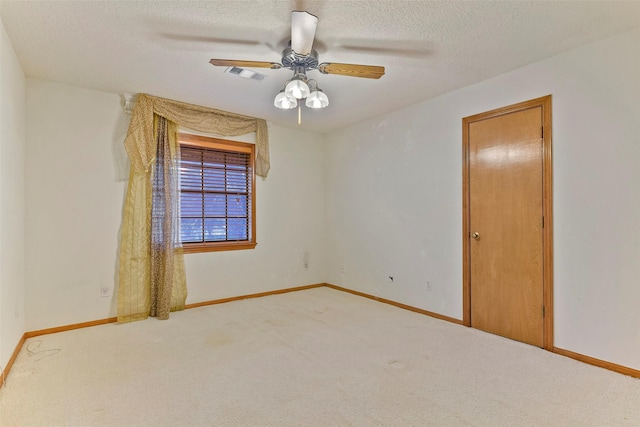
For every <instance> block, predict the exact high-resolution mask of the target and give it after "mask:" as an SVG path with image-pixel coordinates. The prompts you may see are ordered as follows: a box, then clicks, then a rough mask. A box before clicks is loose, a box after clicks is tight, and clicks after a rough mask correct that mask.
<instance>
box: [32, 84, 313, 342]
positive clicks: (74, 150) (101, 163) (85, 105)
mask: <svg viewBox="0 0 640 427" xmlns="http://www.w3.org/2000/svg"><path fill="white" fill-rule="evenodd" d="M127 126H128V117H127V116H125V115H124V113H123V112H122V109H121V107H120V98H119V96H118V95H116V94H111V93H103V92H96V91H92V90H85V89H80V88H77V87H74V86H68V85H62V84H57V83H51V82H46V81H41V80H32V79H29V80H28V81H27V127H28V135H27V225H28V227H27V228H28V229H27V235H26V242H27V259H26V262H27V265H28V269H27V276H26V280H27V301H26V306H27V309H28V313H27V330H30V331H31V330H37V329H43V328H49V327H55V326H61V325H69V324H73V323H78V322H85V321H90V320H96V319H104V318H107V317H112V316H115V315H116V311H115V309H116V306H115V296H114V294H115V293H112V296H111V297H110V298H102V297H100V287H101V286H108V287H110V289H113V288H114V287H115V286H116V272H115V266H116V255H117V249H118V236H119V230H120V222H121V213H122V204H123V198H124V192H125V186H126V182H125V180H124V179H125V177H126V176H127V161H126V154H125V153H124V149H123V147H122V142H123V140H124V135H125V133H126V129H127ZM270 142H271V165H272V169H271V172H270V173H269V177H268V178H267V179H266V180H262V179H261V178H258V179H257V184H256V197H257V200H256V204H257V206H256V214H257V230H256V235H257V241H258V246H257V247H256V249H254V250H243V251H231V252H213V253H207V254H188V255H186V266H187V286H188V290H189V296H188V299H187V302H188V303H192V302H200V301H207V300H211V299H217V298H223V297H229V296H238V295H243V294H247V293H254V292H263V291H270V290H274V289H280V288H287V287H292V286H301V285H307V284H312V283H318V282H322V281H323V276H322V274H323V272H324V253H323V251H324V240H323V239H324V238H323V234H322V226H323V224H324V210H323V206H324V200H323V194H324V187H323V184H324V183H323V181H322V171H323V162H322V146H321V144H320V142H322V137H320V136H318V135H315V134H310V133H305V132H298V131H293V130H288V129H284V128H279V127H276V126H273V127H271V129H270ZM304 252H308V253H309V267H308V269H305V268H304V263H303V257H304Z"/></svg>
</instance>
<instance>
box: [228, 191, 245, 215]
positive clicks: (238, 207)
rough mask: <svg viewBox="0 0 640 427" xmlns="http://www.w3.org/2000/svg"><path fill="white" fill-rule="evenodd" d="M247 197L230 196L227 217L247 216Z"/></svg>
mask: <svg viewBox="0 0 640 427" xmlns="http://www.w3.org/2000/svg"><path fill="white" fill-rule="evenodd" d="M247 207H248V206H247V196H242V195H229V196H227V215H229V216H230V217H231V216H244V217H246V216H247Z"/></svg>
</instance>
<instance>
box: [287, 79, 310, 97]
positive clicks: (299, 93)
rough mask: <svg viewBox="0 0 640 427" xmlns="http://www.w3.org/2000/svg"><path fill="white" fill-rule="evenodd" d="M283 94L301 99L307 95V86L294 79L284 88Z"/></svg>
mask: <svg viewBox="0 0 640 427" xmlns="http://www.w3.org/2000/svg"><path fill="white" fill-rule="evenodd" d="M284 93H286V94H287V96H289V97H291V98H296V99H302V98H306V97H307V96H308V95H309V86H308V85H307V84H306V83H305V82H304V81H302V80H300V79H296V78H294V79H293V80H291V81H290V82H289V83H287V86H285V88H284Z"/></svg>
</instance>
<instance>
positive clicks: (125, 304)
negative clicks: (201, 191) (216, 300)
mask: <svg viewBox="0 0 640 427" xmlns="http://www.w3.org/2000/svg"><path fill="white" fill-rule="evenodd" d="M177 126H184V127H188V128H190V129H194V130H197V131H200V132H208V133H215V134H218V135H223V136H237V135H243V134H247V133H251V132H255V133H256V174H257V175H259V176H262V177H266V176H267V173H268V171H269V139H268V132H267V123H266V122H265V121H264V120H262V119H256V118H253V117H247V116H241V115H237V114H233V113H228V112H225V111H220V110H215V109H211V108H206V107H201V106H197V105H191V104H185V103H181V102H178V101H173V100H169V99H164V98H158V97H153V96H150V95H146V94H140V95H138V97H137V99H136V104H135V107H134V109H133V113H132V117H131V123H130V125H129V131H128V133H127V138H126V140H125V148H126V150H127V153H128V155H129V159H130V161H131V172H130V175H129V185H128V187H127V197H126V200H125V205H124V211H123V221H122V229H121V241H120V254H119V271H118V277H119V283H118V321H119V322H130V321H134V320H141V319H145V318H147V317H148V316H149V315H152V316H157V317H158V318H161V319H166V318H168V317H169V311H175V310H182V309H184V304H185V301H186V297H187V289H186V278H185V269H184V256H183V252H182V247H181V244H180V241H179V237H180V236H179V224H178V221H179V219H178V217H177V213H178V200H179V197H178V189H179V188H178V183H177V173H176V165H177V160H178V157H179V152H180V150H179V148H178V144H177V141H176V128H177ZM154 206H156V207H155V208H154ZM154 209H155V210H154Z"/></svg>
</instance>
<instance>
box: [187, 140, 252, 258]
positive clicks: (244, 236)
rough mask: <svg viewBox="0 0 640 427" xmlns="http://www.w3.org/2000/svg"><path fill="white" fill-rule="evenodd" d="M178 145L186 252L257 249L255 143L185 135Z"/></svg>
mask: <svg viewBox="0 0 640 427" xmlns="http://www.w3.org/2000/svg"><path fill="white" fill-rule="evenodd" d="M178 141H179V143H180V237H181V239H182V244H183V246H184V251H185V253H190V252H208V251H220V250H233V249H252V248H254V247H255V246H256V241H255V235H256V233H255V220H254V218H255V191H254V183H255V173H254V167H253V166H254V145H253V144H247V143H243V142H235V141H227V140H222V139H216V138H210V137H204V136H196V135H189V134H183V133H180V134H178Z"/></svg>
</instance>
